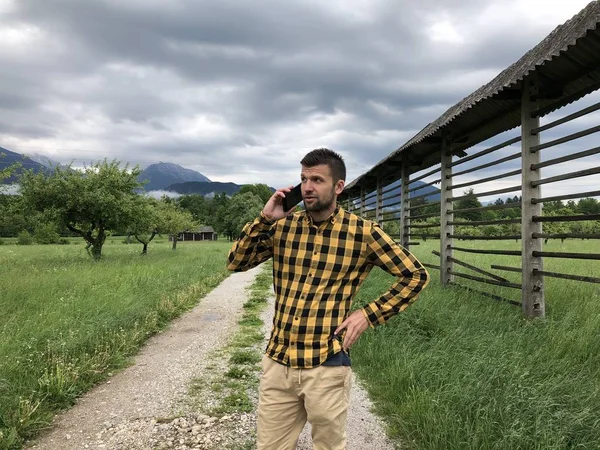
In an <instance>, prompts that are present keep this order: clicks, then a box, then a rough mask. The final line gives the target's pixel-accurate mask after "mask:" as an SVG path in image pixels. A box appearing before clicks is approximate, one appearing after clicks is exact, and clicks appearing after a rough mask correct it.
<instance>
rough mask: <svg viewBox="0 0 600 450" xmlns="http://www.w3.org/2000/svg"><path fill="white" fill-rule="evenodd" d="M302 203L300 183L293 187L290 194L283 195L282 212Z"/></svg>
mask: <svg viewBox="0 0 600 450" xmlns="http://www.w3.org/2000/svg"><path fill="white" fill-rule="evenodd" d="M301 201H302V183H300V184H299V185H298V186H296V187H294V189H292V190H291V191H290V192H288V193H287V194H285V198H284V199H283V210H284V211H285V212H288V211H289V210H290V209H292V208H293V207H294V206H296V205H297V204H298V203H300V202H301Z"/></svg>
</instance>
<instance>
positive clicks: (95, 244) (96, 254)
mask: <svg viewBox="0 0 600 450" xmlns="http://www.w3.org/2000/svg"><path fill="white" fill-rule="evenodd" d="M104 241H106V233H104V229H102V228H101V229H100V230H99V231H98V237H97V238H96V239H93V240H91V243H92V258H94V260H95V261H100V258H102V246H103V245H104Z"/></svg>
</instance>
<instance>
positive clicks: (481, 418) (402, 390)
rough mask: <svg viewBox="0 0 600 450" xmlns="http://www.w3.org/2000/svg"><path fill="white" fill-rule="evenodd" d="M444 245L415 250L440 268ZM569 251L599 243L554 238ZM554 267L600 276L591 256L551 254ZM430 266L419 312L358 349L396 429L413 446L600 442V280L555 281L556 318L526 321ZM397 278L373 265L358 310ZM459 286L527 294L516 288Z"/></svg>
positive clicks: (473, 259)
mask: <svg viewBox="0 0 600 450" xmlns="http://www.w3.org/2000/svg"><path fill="white" fill-rule="evenodd" d="M438 245H439V241H433V242H428V243H425V244H424V245H421V246H419V247H415V248H414V249H413V251H414V252H415V254H417V256H418V257H420V258H421V259H422V260H423V261H428V262H432V263H433V262H435V257H433V256H432V255H430V252H431V250H432V249H433V248H436V247H437V246H438ZM467 245H468V244H463V243H461V246H462V247H466V246H467ZM482 246H483V244H482V243H477V244H473V247H477V248H481V247H482ZM509 246H510V247H515V248H518V244H514V243H511V244H510V245H509ZM488 247H490V246H489V245H488ZM495 247H496V248H500V245H499V244H496V245H495ZM502 247H503V248H506V245H503V246H502ZM565 247H568V251H572V252H590V251H592V252H593V251H594V248H595V249H596V250H595V252H597V253H600V252H599V251H598V249H599V247H600V245H598V244H597V243H596V244H594V243H593V242H592V243H590V241H585V242H581V241H579V242H566V243H564V244H562V243H560V242H550V243H549V244H548V245H546V246H545V249H546V250H549V251H560V250H563V251H565V250H567V249H566V248H565ZM456 257H457V258H459V259H463V260H466V261H468V262H470V263H471V264H475V265H477V266H478V267H481V268H484V269H488V270H489V266H490V264H503V265H513V266H518V264H519V261H518V258H513V259H512V260H506V261H504V260H502V257H491V256H484V255H466V254H464V253H462V254H460V255H459V254H458V253H457V255H456ZM499 258H500V262H498V261H499ZM545 268H546V269H547V270H550V271H556V272H569V273H575V274H581V275H588V276H598V273H600V265H599V264H598V263H597V262H590V261H584V262H582V261H575V260H557V259H549V258H548V259H546V261H545ZM456 270H459V271H464V272H469V271H468V270H467V269H462V268H458V267H457V268H456ZM430 273H431V275H432V283H431V284H430V286H429V287H428V288H427V289H426V291H425V292H424V293H423V294H422V296H421V298H420V299H419V300H418V301H417V302H416V303H415V304H414V305H413V306H411V308H409V309H408V310H407V311H405V312H404V313H402V314H399V315H398V316H397V317H395V318H393V319H392V320H391V321H390V322H389V323H388V324H386V325H385V326H382V327H378V328H377V329H375V330H370V331H368V332H366V333H365V334H364V335H363V336H362V337H361V338H360V340H359V341H358V343H357V344H356V345H355V346H354V347H353V349H352V356H353V364H354V367H355V370H356V371H357V373H358V374H359V376H360V377H361V378H362V379H364V380H366V382H367V384H368V390H369V393H370V395H371V397H372V398H373V399H374V402H375V405H376V410H377V412H378V413H379V414H380V415H381V416H382V417H384V419H385V421H386V423H387V426H388V430H389V433H390V434H391V435H393V436H396V437H400V438H401V439H402V440H403V441H404V443H405V444H406V447H407V448H413V449H428V450H429V449H440V450H442V449H443V450H449V449H503V450H506V449H540V450H541V449H544V450H546V449H570V448H573V449H574V448H579V449H598V448H600V314H599V312H600V286H598V285H592V284H585V283H578V282H571V281H566V280H556V279H549V278H547V279H546V304H547V318H546V319H545V320H543V321H528V320H525V319H524V318H523V316H522V314H521V309H520V307H515V306H512V305H509V304H507V303H500V302H496V301H494V300H491V299H487V298H483V297H481V296H478V295H476V294H473V293H470V292H468V291H465V290H463V289H460V288H448V289H442V288H441V287H440V284H439V272H438V271H435V270H431V271H430ZM471 273H472V272H471ZM497 273H499V274H500V272H497ZM509 275H510V276H508V277H507V278H510V279H511V281H517V280H518V277H519V275H518V274H517V275H516V277H515V275H514V274H512V275H511V274H509ZM391 281H392V280H391V278H390V277H389V276H387V274H385V273H383V272H382V271H380V270H375V271H373V272H372V274H371V275H370V276H369V278H368V279H367V281H366V282H365V285H364V286H363V289H362V290H361V292H360V293H359V296H358V299H357V303H356V306H357V307H358V306H360V305H361V304H365V303H367V302H369V301H371V300H373V299H375V298H376V297H377V296H378V295H379V294H380V293H382V292H383V291H385V290H386V289H387V287H388V286H389V285H390V282H391ZM460 282H461V283H463V284H465V285H470V286H474V287H476V288H478V289H480V290H486V291H488V292H493V293H498V292H500V294H501V295H502V296H505V297H509V298H511V299H514V300H520V291H517V290H512V292H510V291H511V290H508V289H498V288H496V287H494V286H483V287H482V286H481V285H477V284H476V283H473V282H468V281H467V280H464V281H463V280H460Z"/></svg>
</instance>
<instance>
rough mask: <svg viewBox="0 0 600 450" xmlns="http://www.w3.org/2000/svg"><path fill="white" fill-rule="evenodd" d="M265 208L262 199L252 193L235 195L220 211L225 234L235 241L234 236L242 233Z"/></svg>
mask: <svg viewBox="0 0 600 450" xmlns="http://www.w3.org/2000/svg"><path fill="white" fill-rule="evenodd" d="M263 207H264V203H263V202H262V199H261V198H260V197H259V196H258V195H256V194H253V193H252V192H246V193H245V194H239V193H238V194H235V195H234V196H233V197H231V201H229V202H228V204H227V206H222V207H221V209H220V210H219V215H220V216H221V220H222V223H221V225H222V226H223V233H224V234H225V235H226V236H227V237H228V238H229V240H233V238H234V236H237V235H239V234H240V233H241V231H242V228H243V227H244V225H246V223H248V222H251V221H253V220H254V219H255V218H256V217H258V216H259V215H260V212H261V211H262V209H263Z"/></svg>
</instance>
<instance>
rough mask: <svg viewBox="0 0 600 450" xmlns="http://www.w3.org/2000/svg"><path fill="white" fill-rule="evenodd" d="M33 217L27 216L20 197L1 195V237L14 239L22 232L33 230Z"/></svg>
mask: <svg viewBox="0 0 600 450" xmlns="http://www.w3.org/2000/svg"><path fill="white" fill-rule="evenodd" d="M30 219H31V217H30V216H28V215H26V214H25V210H24V206H23V198H22V197H21V196H20V195H5V194H0V236H2V237H14V236H16V235H17V234H18V233H19V232H20V231H23V230H27V229H29V230H31V229H32V226H31V220H30Z"/></svg>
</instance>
